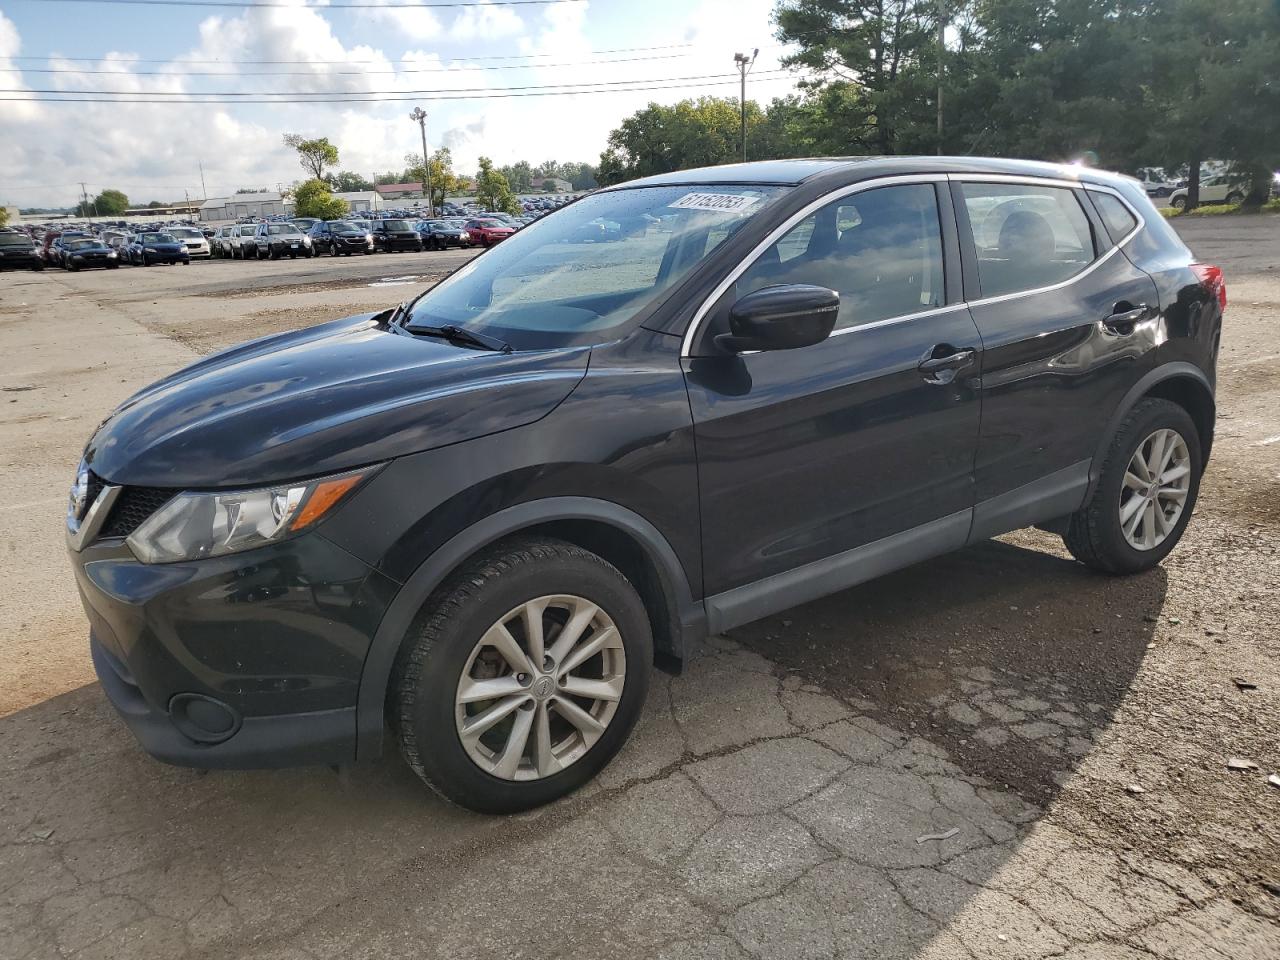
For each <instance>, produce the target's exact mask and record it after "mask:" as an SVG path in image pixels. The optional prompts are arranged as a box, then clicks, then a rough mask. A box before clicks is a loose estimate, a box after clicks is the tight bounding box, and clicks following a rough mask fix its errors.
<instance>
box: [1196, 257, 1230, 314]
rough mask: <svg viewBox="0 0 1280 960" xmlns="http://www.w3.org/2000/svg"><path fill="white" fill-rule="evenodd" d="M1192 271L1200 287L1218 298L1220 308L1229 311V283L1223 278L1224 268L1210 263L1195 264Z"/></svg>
mask: <svg viewBox="0 0 1280 960" xmlns="http://www.w3.org/2000/svg"><path fill="white" fill-rule="evenodd" d="M1191 270H1192V272H1193V273H1195V275H1196V278H1197V279H1198V280H1199V281H1200V286H1202V287H1204V288H1205V289H1206V290H1208V291H1209V293H1210V295H1212V296H1216V297H1217V298H1218V306H1219V307H1221V308H1222V309H1223V310H1226V309H1227V281H1226V279H1225V278H1224V277H1223V276H1222V268H1221V267H1215V266H1212V265H1211V264H1208V263H1193V264H1192V265H1191Z"/></svg>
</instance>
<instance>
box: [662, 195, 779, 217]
mask: <svg viewBox="0 0 1280 960" xmlns="http://www.w3.org/2000/svg"><path fill="white" fill-rule="evenodd" d="M759 200H760V198H759V197H747V196H743V195H742V194H739V193H686V194H685V195H684V196H683V197H681V198H680V199H679V200H677V201H676V202H675V203H672V204H668V206H670V207H671V208H672V209H675V210H715V211H718V212H720V213H740V212H742V211H743V210H746V209H747V208H748V207H751V206H754V205H755V204H756V203H757V202H758V201H759Z"/></svg>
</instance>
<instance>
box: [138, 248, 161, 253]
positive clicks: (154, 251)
mask: <svg viewBox="0 0 1280 960" xmlns="http://www.w3.org/2000/svg"><path fill="white" fill-rule="evenodd" d="M142 252H143V253H159V252H160V251H159V250H158V249H157V248H155V247H143V248H142Z"/></svg>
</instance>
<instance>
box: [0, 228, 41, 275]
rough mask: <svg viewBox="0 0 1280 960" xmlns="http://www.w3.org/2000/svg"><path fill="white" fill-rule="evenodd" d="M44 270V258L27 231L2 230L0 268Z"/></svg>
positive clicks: (0, 233)
mask: <svg viewBox="0 0 1280 960" xmlns="http://www.w3.org/2000/svg"><path fill="white" fill-rule="evenodd" d="M6 269H7V270H43V269H44V260H42V259H41V258H40V252H39V251H38V250H37V249H36V245H35V242H34V241H33V240H32V239H31V238H30V237H29V236H27V235H26V234H25V233H18V231H16V230H0V270H6Z"/></svg>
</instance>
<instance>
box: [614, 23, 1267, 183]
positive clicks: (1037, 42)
mask: <svg viewBox="0 0 1280 960" xmlns="http://www.w3.org/2000/svg"><path fill="white" fill-rule="evenodd" d="M940 19H941V21H942V23H943V26H944V28H945V31H946V33H945V36H946V42H945V46H942V47H940V45H939V43H938V24H939V20H940ZM774 25H775V27H776V34H775V35H776V37H777V39H778V40H780V41H782V42H783V43H787V44H794V47H795V53H793V54H792V55H791V56H789V57H788V58H787V59H786V60H785V61H784V63H785V64H786V65H787V66H791V67H794V68H796V69H797V70H798V71H799V72H800V75H801V76H803V77H805V78H806V79H805V80H804V81H802V82H801V83H800V85H799V87H800V89H799V93H797V94H796V95H794V96H790V97H784V98H778V99H774V100H773V101H772V102H771V103H770V104H769V105H768V106H767V107H761V106H759V105H757V104H754V103H750V102H749V103H748V104H747V152H748V158H749V159H752V160H759V159H770V158H778V157H795V156H840V155H849V154H933V153H944V154H953V155H954V154H960V155H998V156H1010V157H1025V158H1031V159H1044V160H1054V161H1070V160H1077V159H1083V160H1085V161H1086V162H1089V163H1091V164H1095V165H1098V166H1102V167H1106V168H1108V169H1115V170H1122V171H1133V170H1136V169H1137V168H1138V167H1140V166H1161V167H1164V168H1165V169H1167V170H1170V171H1173V170H1181V169H1184V168H1185V169H1186V171H1187V175H1188V177H1189V178H1190V181H1191V188H1190V189H1191V191H1192V197H1191V205H1194V204H1195V202H1196V200H1197V199H1198V197H1197V192H1198V177H1199V169H1200V164H1201V162H1202V161H1203V160H1207V159H1219V160H1226V161H1229V162H1230V163H1231V165H1232V167H1233V169H1234V170H1235V171H1236V172H1238V173H1239V174H1240V175H1241V176H1242V177H1247V178H1248V179H1249V180H1250V181H1251V183H1252V187H1253V189H1252V191H1251V196H1250V200H1251V201H1253V202H1261V200H1263V199H1265V195H1266V190H1267V189H1268V187H1269V185H1270V182H1271V176H1272V171H1274V170H1275V169H1276V167H1277V166H1280V2H1276V0H1047V2H1036V0H941V2H936V0H923V2H922V0H783V2H780V3H779V4H778V5H777V7H776V8H775V10H774ZM940 78H941V95H942V128H941V131H939V128H938V95H939V79H940ZM748 82H749V81H748ZM738 124H739V116H738V102H737V100H736V99H721V98H710V97H706V98H701V99H698V100H687V101H684V102H682V103H678V104H675V105H673V106H661V105H658V104H650V105H649V106H648V107H646V108H645V109H643V110H641V111H638V112H637V113H635V114H633V115H632V116H630V117H627V118H626V119H625V120H623V121H622V123H621V124H620V125H619V126H618V127H617V128H616V129H615V130H614V131H613V132H612V133H611V134H610V135H609V140H608V145H607V147H606V149H605V151H604V153H603V154H602V155H601V158H600V168H599V172H598V178H599V180H600V182H601V183H606V184H607V183H618V182H621V181H623V180H627V179H631V178H633V177H637V176H644V175H647V174H651V173H664V172H668V171H671V170H677V169H681V168H685V167H690V166H696V165H700V164H716V163H725V162H731V161H733V160H736V159H738V158H739V156H740V153H739V150H740V147H739V139H738Z"/></svg>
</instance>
